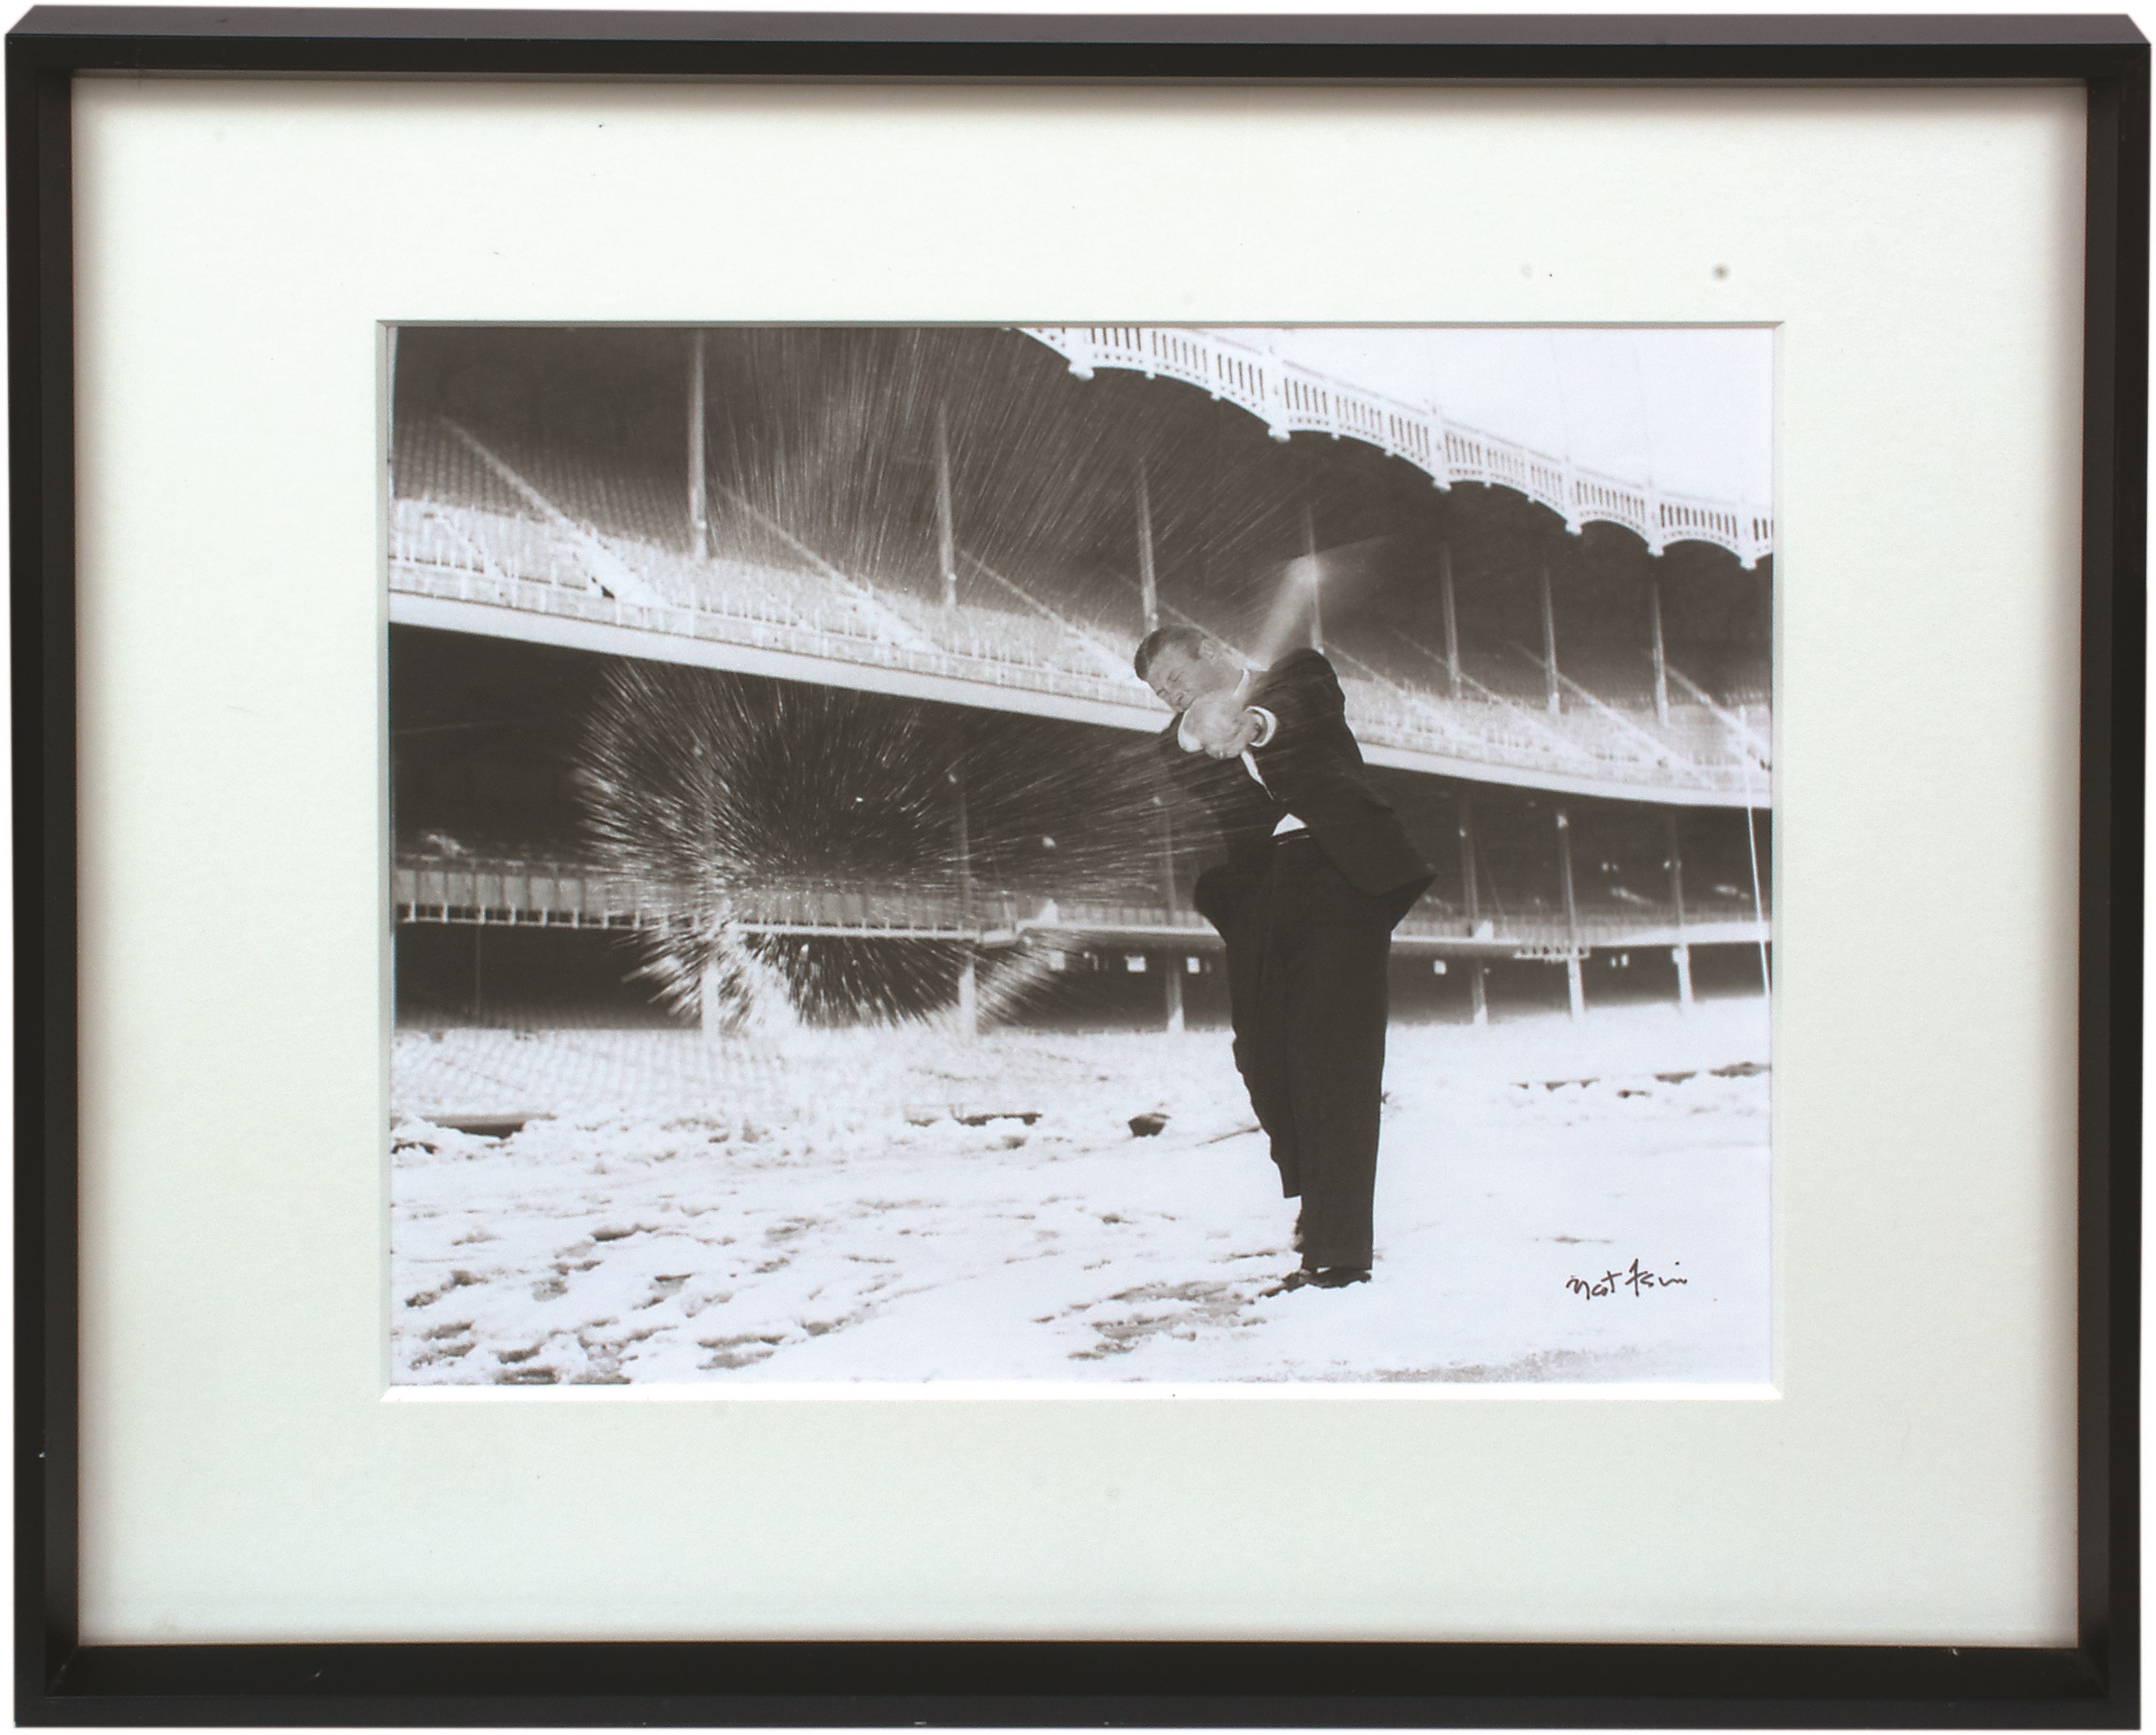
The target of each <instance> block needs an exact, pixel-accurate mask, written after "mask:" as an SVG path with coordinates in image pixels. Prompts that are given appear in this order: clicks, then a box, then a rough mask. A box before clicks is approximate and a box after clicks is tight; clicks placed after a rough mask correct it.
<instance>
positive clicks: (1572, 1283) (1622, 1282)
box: [1564, 1259, 1691, 1301]
mask: <svg viewBox="0 0 2156 1735" xmlns="http://www.w3.org/2000/svg"><path fill="white" fill-rule="evenodd" d="M1683 1263H1684V1261H1683V1260H1681V1259H1680V1260H1671V1266H1672V1268H1674V1267H1675V1266H1676V1265H1682V1264H1683ZM1689 1282H1691V1279H1690V1278H1689V1277H1676V1276H1671V1277H1665V1276H1662V1275H1661V1272H1659V1271H1650V1270H1647V1269H1646V1268H1645V1266H1644V1265H1641V1264H1640V1261H1639V1260H1636V1259H1635V1260H1633V1261H1632V1263H1631V1264H1630V1265H1627V1266H1626V1267H1625V1269H1624V1270H1621V1271H1604V1273H1603V1274H1602V1275H1601V1276H1599V1277H1568V1278H1566V1279H1565V1280H1564V1286H1565V1288H1566V1289H1567V1290H1568V1291H1571V1292H1572V1293H1573V1294H1574V1295H1576V1296H1580V1297H1581V1298H1582V1299H1583V1300H1585V1301H1594V1299H1595V1298H1596V1297H1598V1296H1614V1295H1615V1294H1616V1293H1617V1291H1619V1290H1620V1289H1629V1290H1630V1291H1632V1293H1633V1294H1634V1295H1635V1296H1642V1295H1645V1293H1646V1292H1647V1291H1649V1290H1650V1289H1667V1288H1669V1287H1670V1286H1671V1285H1673V1284H1678V1283H1689Z"/></svg>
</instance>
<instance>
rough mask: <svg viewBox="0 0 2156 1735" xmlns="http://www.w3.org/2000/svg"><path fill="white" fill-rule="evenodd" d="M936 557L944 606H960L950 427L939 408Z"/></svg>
mask: <svg viewBox="0 0 2156 1735" xmlns="http://www.w3.org/2000/svg"><path fill="white" fill-rule="evenodd" d="M936 558H937V562H938V566H939V570H940V571H941V572H942V576H943V606H944V607H945V608H956V607H957V603H958V539H957V532H956V531H954V530H953V529H952V523H951V427H950V420H949V418H948V417H947V415H946V414H945V413H944V409H943V406H942V403H937V406H936Z"/></svg>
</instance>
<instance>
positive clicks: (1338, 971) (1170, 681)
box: [1137, 626, 1430, 1289]
mask: <svg viewBox="0 0 2156 1735" xmlns="http://www.w3.org/2000/svg"><path fill="white" fill-rule="evenodd" d="M1137 672H1138V676H1139V678H1140V679H1141V680H1143V681H1144V682H1145V683H1146V684H1147V685H1148V686H1150V687H1151V688H1152V690H1153V691H1154V693H1155V694H1156V695H1158V696H1159V698H1160V699H1161V700H1162V701H1163V703H1165V704H1166V705H1167V706H1168V709H1169V710H1171V711H1173V712H1174V713H1175V717H1174V721H1172V722H1171V723H1170V724H1169V725H1168V728H1167V729H1166V730H1165V731H1163V733H1162V735H1161V737H1160V742H1159V748H1158V751H1159V753H1160V756H1161V758H1162V761H1163V763H1164V765H1165V766H1166V767H1167V770H1168V774H1169V776H1170V777H1171V778H1173V781H1174V783H1176V785H1177V786H1178V788H1181V789H1182V790H1183V792H1184V793H1187V794H1188V795H1190V796H1192V797H1194V798H1196V799H1197V800H1198V801H1199V803H1202V804H1203V805H1204V808H1206V809H1207V811H1208V812H1209V813H1210V814H1211V815H1212V817H1213V819H1214V820H1215V821H1216V822H1217V823H1218V824H1219V828H1220V832H1221V835H1222V838H1223V839H1224V841H1225V843H1226V844H1227V849H1228V854H1227V860H1224V861H1223V862H1220V863H1219V864H1217V865H1214V866H1212V867H1210V868H1208V869H1207V870H1205V872H1204V873H1203V874H1201V875H1199V880H1198V885H1197V890H1196V893H1195V901H1196V903H1197V906H1198V910H1199V914H1201V915H1202V916H1204V917H1205V919H1206V920H1207V921H1210V922H1211V923H1212V924H1213V926H1214V927H1216V928H1218V929H1219V931H1220V937H1221V938H1222V939H1223V940H1224V941H1225V942H1227V947H1228V994H1229V1018H1230V1020H1231V1022H1232V1023H1233V1024H1234V1026H1235V1065H1236V1067H1237V1069H1238V1070H1240V1072H1241V1073H1242V1075H1243V1081H1244V1082H1245V1085H1247V1086H1249V1088H1250V1106H1252V1107H1253V1108H1255V1110H1256V1111H1257V1116H1258V1121H1259V1123H1260V1125H1261V1126H1263V1127H1264V1128H1265V1132H1266V1134H1267V1135H1268V1137H1270V1139H1271V1141H1272V1157H1273V1161H1274V1163H1276V1164H1277V1165H1278V1166H1279V1168H1280V1175H1281V1190H1282V1191H1283V1192H1284V1193H1286V1196H1287V1197H1288V1198H1290V1199H1294V1198H1297V1197H1300V1198H1301V1201H1302V1204H1301V1212H1300V1214H1299V1216H1298V1217H1297V1219H1296V1245H1297V1246H1298V1247H1299V1248H1300V1250H1301V1254H1302V1265H1301V1270H1298V1271H1296V1273H1294V1274H1293V1275H1292V1276H1290V1277H1289V1278H1288V1279H1287V1280H1286V1282H1285V1283H1284V1284H1283V1285H1282V1287H1283V1288H1286V1289H1298V1288H1302V1287H1306V1286H1317V1287H1319V1288H1327V1289H1330V1288H1337V1287H1340V1286H1343V1285H1346V1284H1349V1283H1359V1282H1363V1281H1366V1280H1367V1279H1368V1276H1369V1275H1370V1258H1371V1204H1372V1199H1373V1194H1374V1193H1375V1191H1376V1186H1377V1173H1378V1105H1379V1101H1380V1099H1381V1097H1382V1095H1383V1077H1384V1066H1385V1013H1386V1004H1385V1002H1386V982H1385V972H1386V962H1387V959H1388V957H1389V953H1390V951H1391V947H1392V932H1393V929H1394V927H1395V926H1397V925H1398V923H1399V919H1400V918H1401V917H1402V916H1404V915H1406V914H1407V912H1408V910H1409V906H1411V905H1413V903H1414V901H1415V900H1416V899H1417V898H1418V897H1419V896H1422V894H1423V891H1424V889H1425V888H1426V887H1427V886H1428V885H1429V884H1430V868H1429V866H1428V865H1426V864H1425V863H1424V861H1423V860H1422V859H1421V857H1419V855H1416V853H1415V850H1414V845H1413V844H1410V843H1409V841H1408V837H1407V834H1406V832H1405V831H1404V829H1402V827H1401V825H1400V822H1399V817H1398V816H1397V815H1396V814H1394V812H1393V810H1392V809H1391V808H1389V807H1388V806H1387V805H1386V804H1385V803H1383V802H1382V801H1380V800H1379V799H1378V798H1377V796H1376V795H1374V794H1373V793H1371V789H1370V785H1369V781H1368V777H1367V776H1366V775H1365V773H1364V771H1363V754H1362V750H1361V749H1360V748H1359V747H1357V746H1356V744H1355V737H1354V734H1353V731H1351V730H1350V729H1349V728H1348V726H1347V715H1346V704H1345V701H1344V699H1343V697H1342V693H1341V690H1340V682H1339V680H1338V679H1337V677H1336V676H1335V675H1334V674H1333V672H1332V665H1331V664H1330V663H1328V662H1327V661H1326V660H1325V658H1324V656H1323V655H1322V654H1321V653H1320V652H1318V651H1316V650H1308V649H1306V650H1298V651H1295V652H1293V653H1291V654H1289V655H1287V656H1285V657H1283V658H1281V660H1280V661H1279V662H1277V663H1276V664H1274V665H1273V666H1272V667H1270V668H1269V669H1264V670H1252V669H1246V668H1245V667H1244V666H1243V665H1242V664H1241V663H1240V661H1239V660H1237V659H1236V658H1235V656H1234V655H1233V654H1231V653H1230V652H1229V651H1228V650H1226V649H1224V647H1222V646H1220V645H1219V644H1215V643H1214V642H1213V641H1211V640H1209V639H1207V638H1206V637H1205V636H1204V634H1201V633H1199V632H1198V631H1197V630H1196V629H1193V628H1190V627H1183V626H1171V627H1163V628H1161V629H1159V630H1158V631H1157V632H1155V633H1152V634H1149V635H1148V636H1147V639H1146V640H1145V642H1144V643H1143V644H1141V645H1140V646H1139V647H1138V653H1137Z"/></svg>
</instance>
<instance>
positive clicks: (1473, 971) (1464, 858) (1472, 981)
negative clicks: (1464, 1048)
mask: <svg viewBox="0 0 2156 1735" xmlns="http://www.w3.org/2000/svg"><path fill="white" fill-rule="evenodd" d="M1460 884H1461V885H1462V886H1463V887H1465V889H1466V898H1467V933H1468V937H1469V938H1470V939H1473V938H1475V937H1477V935H1478V934H1479V932H1480V931H1481V927H1482V900H1481V887H1480V886H1479V885H1477V884H1476V879H1475V803H1473V802H1472V801H1471V800H1469V799H1468V798H1467V797H1466V796H1465V795H1463V796H1461V797H1460ZM1485 976H1486V968H1485V967H1484V965H1483V962H1482V958H1481V954H1480V953H1477V952H1471V953H1469V954H1468V957H1467V998H1468V1003H1469V1004H1470V1005H1471V1006H1472V1007H1473V1009H1474V1013H1475V1022H1476V1024H1488V1023H1489V1022H1490V998H1489V988H1488V984H1487V983H1486V981H1485V979H1484V978H1485Z"/></svg>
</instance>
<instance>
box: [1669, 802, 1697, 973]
mask: <svg viewBox="0 0 2156 1735" xmlns="http://www.w3.org/2000/svg"><path fill="white" fill-rule="evenodd" d="M1662 827H1663V834H1664V836H1665V838H1666V840H1667V844H1668V848H1669V852H1670V914H1671V918H1672V920H1673V921H1674V922H1675V924H1676V931H1677V943H1676V945H1674V946H1672V947H1670V959H1671V962H1673V963H1674V964H1676V967H1677V1010H1678V1011H1679V1012H1690V1011H1691V942H1689V941H1688V940H1686V938H1685V931H1684V856H1683V855H1682V854H1681V852H1680V851H1679V850H1678V848H1677V816H1676V814H1674V813H1672V812H1669V811H1665V812H1664V813H1663V814H1662Z"/></svg>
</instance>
